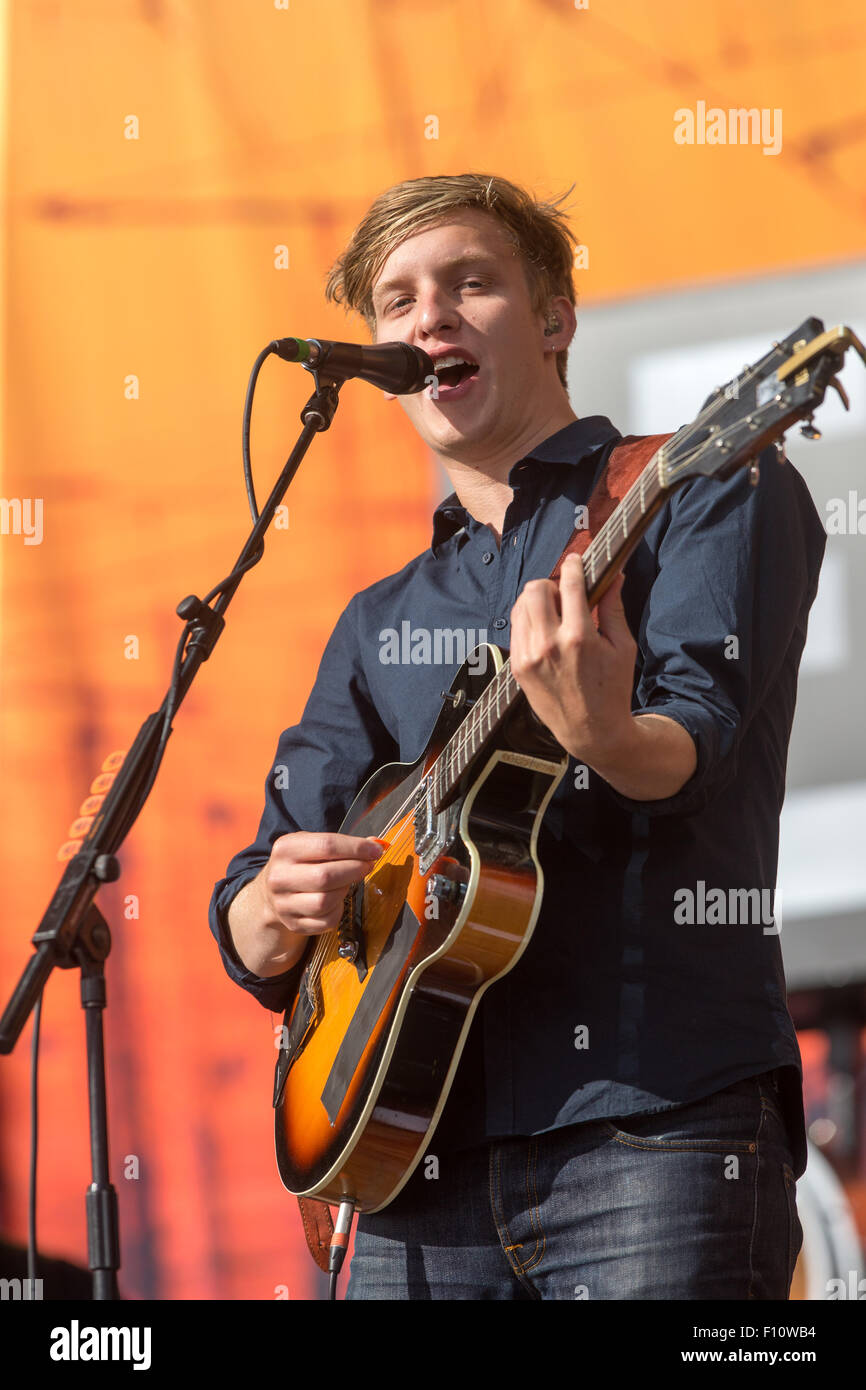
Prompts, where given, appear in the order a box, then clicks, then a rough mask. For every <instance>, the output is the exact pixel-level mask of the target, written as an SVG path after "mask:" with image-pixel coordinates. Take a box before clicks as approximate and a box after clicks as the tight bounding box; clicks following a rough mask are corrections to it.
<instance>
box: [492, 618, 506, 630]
mask: <svg viewBox="0 0 866 1390" xmlns="http://www.w3.org/2000/svg"><path fill="white" fill-rule="evenodd" d="M493 626H494V627H495V628H496V630H497V632H500V631H501V630H502V628H504V627H507V626H508V624H507V622H506V621H505V619H504V618H494V619H493Z"/></svg>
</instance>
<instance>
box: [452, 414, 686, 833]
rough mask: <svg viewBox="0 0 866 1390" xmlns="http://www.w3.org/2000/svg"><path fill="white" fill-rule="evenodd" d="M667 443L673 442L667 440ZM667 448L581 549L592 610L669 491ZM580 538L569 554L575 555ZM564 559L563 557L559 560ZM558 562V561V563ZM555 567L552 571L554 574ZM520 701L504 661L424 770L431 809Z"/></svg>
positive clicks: (571, 546)
mask: <svg viewBox="0 0 866 1390" xmlns="http://www.w3.org/2000/svg"><path fill="white" fill-rule="evenodd" d="M669 442H672V441H669ZM667 447H668V446H667V445H663V446H662V448H661V449H659V450H657V451H656V453H655V454H654V455H653V457H652V458H651V459H650V461H649V463H648V464H647V465H646V467H645V468H644V470H643V472H642V473H641V474H640V475H639V477H638V478H637V479H636V480H635V482H634V483H633V484H632V486H631V487H630V488H629V490H628V492H627V493H626V494H625V496H624V497H623V499H622V501H621V502H620V503H619V504H618V506H617V507H615V508H614V510H613V511H612V512H611V514H610V516H609V517H608V519H607V521H606V522H605V523H604V525H603V526H602V527H601V528H600V529H599V532H598V535H596V536H593V538H592V539H591V540H590V542H589V544H588V545H587V546H586V547H585V548H584V550H583V555H582V559H583V572H584V576H585V580H586V590H587V599H588V602H589V606H590V608H594V607H595V605H596V604H597V603H598V601H599V599H600V598H602V596H603V595H604V594H605V593H606V591H607V590H608V589H609V588H610V586H611V584H612V583H613V581H614V579H615V578H616V576H617V575H618V574H619V572H620V570H621V569H622V567H623V565H624V564H625V562H626V560H627V559H628V557H629V555H630V554H631V552H632V551H633V550H634V548H635V546H636V545H637V543H638V541H639V540H640V538H641V536H642V535H643V533H644V532H645V531H646V529H647V527H648V526H649V524H650V522H651V521H652V519H653V517H654V516H655V514H656V512H657V511H658V509H659V507H661V505H662V503H663V502H664V501H665V499H666V498H667V496H668V494H669V493H670V492H671V491H672V489H671V488H670V487H668V486H665V484H664V483H663V481H662V478H663V476H664V475H663V458H664V453H665V449H666V448H667ZM579 538H580V533H579V532H578V535H577V537H576V538H575V539H574V541H573V542H572V543H571V544H570V545H569V547H568V548H567V550H566V551H565V552H564V554H568V553H569V550H571V549H576V550H578V552H579V551H580V545H579ZM562 558H564V555H563V557H562ZM560 563H561V562H560ZM558 569H559V565H557V567H556V569H555V570H554V574H556V573H557V571H558ZM522 699H524V696H523V694H522V692H521V690H520V688H519V686H518V684H517V682H516V680H515V679H514V675H513V673H512V670H511V662H510V661H509V660H508V659H506V660H505V661H504V662H503V664H502V666H501V668H500V669H499V671H497V673H496V675H495V676H494V677H493V679H492V680H491V682H490V684H489V685H488V686H487V687H486V688H485V690H484V692H483V693H482V695H481V696H480V697H479V699H478V700H477V701H476V702H475V704H474V705H473V707H472V709H471V710H470V712H469V713H468V714H467V716H466V718H465V719H464V720H463V723H462V724H461V725H460V727H459V728H458V729H457V731H456V733H455V734H454V735H453V736H452V737H451V739H450V740H449V741H448V743H447V744H446V745H445V747H444V748H443V749H442V751H441V753H440V754H439V756H438V758H437V759H436V761H435V762H434V763H433V765H432V767H431V768H430V769H429V772H428V777H429V778H430V780H431V791H432V798H433V806H434V809H435V810H437V811H439V810H441V809H442V807H443V806H445V805H447V803H448V801H449V800H450V799H451V797H452V795H453V793H454V792H455V790H456V788H457V786H458V783H459V782H460V779H461V777H463V775H464V774H465V773H466V771H467V769H468V768H469V767H470V765H471V764H472V763H473V762H474V761H475V759H476V758H477V757H479V755H480V754H481V753H482V752H483V751H484V749H485V747H486V746H487V745H488V744H489V743H490V742H491V740H492V739H493V737H494V735H495V734H496V733H497V732H498V730H499V729H500V727H501V726H502V724H503V722H504V721H505V719H506V718H507V716H508V715H509V714H511V713H512V711H513V710H514V709H515V708H516V706H517V704H518V701H520V700H522Z"/></svg>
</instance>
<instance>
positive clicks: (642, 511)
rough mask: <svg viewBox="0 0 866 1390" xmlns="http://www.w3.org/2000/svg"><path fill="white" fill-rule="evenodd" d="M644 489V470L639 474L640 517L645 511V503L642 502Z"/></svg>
mask: <svg viewBox="0 0 866 1390" xmlns="http://www.w3.org/2000/svg"><path fill="white" fill-rule="evenodd" d="M645 487H646V469H644V471H643V472H642V473H641V475H640V514H641V516H643V514H644V512H645V511H646V503H645V502H644V497H643V490H644V488H645Z"/></svg>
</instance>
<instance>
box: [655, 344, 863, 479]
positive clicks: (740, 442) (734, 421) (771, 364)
mask: <svg viewBox="0 0 866 1390" xmlns="http://www.w3.org/2000/svg"><path fill="white" fill-rule="evenodd" d="M849 347H853V348H854V350H855V351H856V352H857V353H859V355H860V357H861V358H862V359H863V362H864V363H866V348H864V346H863V344H862V343H861V342H860V339H859V338H858V337H857V335H856V334H855V333H853V332H852V331H851V329H850V328H845V327H843V326H842V325H841V324H840V325H838V326H837V327H835V328H829V329H827V330H826V331H825V329H824V325H823V323H822V322H821V320H820V319H814V318H809V319H805V320H804V321H803V323H801V324H800V327H799V328H796V329H795V330H794V332H793V333H790V334H789V335H788V337H787V338H784V339H783V340H782V342H780V343H774V344H773V346H772V348H771V349H770V351H769V352H768V353H766V355H765V356H764V357H762V358H761V359H760V360H759V361H758V362H755V363H753V365H752V366H751V367H746V368H745V369H744V370H743V371H742V372H741V373H740V375H739V376H738V377H736V378H735V379H734V380H733V381H730V382H728V384H727V385H726V386H719V387H717V388H716V390H715V391H713V393H712V395H710V396H708V397H707V399H706V400H705V402H704V404H703V406H702V407H701V410H700V413H699V415H698V416H697V419H695V420H694V421H693V422H692V424H690V425H684V426H683V428H682V429H680V430H678V431H677V433H676V434H675V435H674V436H673V437H672V438H671V439H669V440H668V442H667V444H665V445H664V447H663V448H662V449H661V450H660V464H659V481H660V482H661V484H662V486H663V487H665V488H671V487H675V486H677V485H678V484H680V483H684V482H686V481H687V480H688V479H690V478H696V477H707V478H712V477H717V478H729V477H730V476H731V474H732V473H735V472H736V471H737V469H739V468H744V467H746V466H747V465H749V464H751V463H753V461H754V460H755V458H756V457H757V455H758V454H759V453H760V452H761V450H762V449H765V448H766V447H767V445H768V444H772V443H773V442H774V441H776V440H778V439H780V438H781V437H782V435H784V433H785V431H786V430H787V429H789V428H790V426H791V425H793V424H794V423H795V422H796V421H797V420H807V421H808V422H809V423H808V424H806V425H805V426H804V427H803V433H804V434H806V435H808V436H809V437H810V438H813V439H816V438H820V435H819V432H818V431H817V430H816V429H814V427H813V426H812V424H811V418H812V415H813V413H814V412H815V410H817V408H818V406H819V405H821V403H822V402H823V400H824V393H825V392H826V390H827V387H828V386H832V387H833V388H834V389H835V390H836V391H838V392H839V395H840V396H841V398H842V403H843V405H844V406H845V409H846V410H847V409H848V397H847V395H846V393H845V389H844V387H843V386H842V385H841V383H840V382H839V381H838V380H837V379H836V373H837V372H838V371H839V369H840V367H841V366H842V364H843V361H844V357H845V353H846V352H847V350H848V348H849Z"/></svg>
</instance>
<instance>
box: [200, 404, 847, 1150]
mask: <svg viewBox="0 0 866 1390" xmlns="http://www.w3.org/2000/svg"><path fill="white" fill-rule="evenodd" d="M619 438H620V435H619V432H618V431H617V430H616V429H615V428H614V426H613V425H612V424H611V423H610V421H609V420H607V419H606V418H604V417H603V416H591V417H587V418H584V419H579V420H577V421H574V422H572V423H571V424H569V425H567V426H566V427H565V428H564V429H562V430H559V431H558V433H556V434H555V435H553V436H552V437H551V438H549V439H547V440H546V441H545V442H544V443H543V444H540V445H539V446H537V447H536V448H535V449H533V450H532V454H531V455H530V456H528V457H527V458H524V459H521V460H519V461H518V462H517V463H516V464H515V465H514V467H513V468H512V469H511V471H510V473H509V477H508V482H509V486H511V487H512V488H513V499H512V501H511V503H510V504H509V507H508V510H507V512H506V515H505V521H504V527H503V532H502V540H501V545H500V547H497V544H496V541H495V538H494V536H493V533H492V532H491V531H490V529H489V528H488V527H487V526H486V525H484V524H482V523H480V522H478V521H476V520H475V518H474V517H472V516H471V515H470V514H469V513H468V512H467V511H466V510H465V509H464V508H463V507H462V506H461V505H460V503H459V501H458V499H457V497H456V495H455V494H452V495H451V497H449V498H447V499H446V500H445V501H444V502H443V503H442V504H441V505H440V506H439V507H437V508H436V511H435V513H434V518H433V538H432V544H431V546H430V547H429V549H426V550H425V551H424V552H423V553H422V554H421V555H418V556H416V558H415V559H413V560H411V561H410V563H409V564H407V565H406V566H405V567H404V568H403V569H402V570H400V571H399V572H398V573H397V574H394V575H391V576H389V577H388V578H386V579H382V580H380V581H379V582H378V583H376V584H373V585H371V586H370V587H369V588H367V589H364V590H363V591H362V592H361V593H359V594H356V595H355V597H354V598H353V599H352V600H351V602H350V603H349V605H348V607H347V608H346V609H345V611H344V612H343V613H342V615H341V617H340V619H339V620H338V622H337V625H336V627H335V629H334V631H333V633H332V635H331V637H330V639H329V641H328V644H327V647H326V649H325V652H324V655H323V657H322V662H321V665H320V668H319V673H318V676H317V679H316V682H315V685H314V687H313V690H312V693H311V695H310V697H309V700H308V702H307V705H306V708H305V709H304V713H303V716H302V718H301V722H300V723H299V724H297V725H296V726H294V727H293V728H289V729H286V730H285V731H284V732H283V733H282V734H281V735H280V738H279V741H278V744H277V750H276V754H275V757H274V762H273V766H272V768H271V771H270V772H269V774H268V777H267V780H266V783H265V806H264V812H263V815H262V818H261V823H260V825H259V828H258V832H257V834H256V837H255V839H254V840H253V842H252V844H250V845H249V846H248V847H247V848H246V849H243V850H241V851H240V852H239V853H238V854H236V855H235V856H234V858H233V859H232V860H231V862H230V864H229V865H228V868H227V870H226V874H225V877H224V878H223V879H221V880H220V881H219V882H218V883H217V884H216V886H215V888H214V893H213V898H212V900H211V905H210V925H211V930H212V931H213V933H214V935H215V936H216V939H217V941H218V943H219V947H220V951H221V954H222V958H223V962H224V964H225V968H226V970H227V971H228V974H229V975H230V976H231V978H232V979H233V980H235V981H236V982H237V983H238V984H240V985H241V986H243V988H245V989H247V990H249V992H250V993H251V994H253V995H254V996H255V997H256V998H257V999H258V1000H259V1001H260V1003H262V1004H263V1005H265V1006H266V1007H267V1008H269V1009H271V1010H274V1011H280V1010H282V1009H283V1008H284V1007H285V1006H286V1004H287V1002H288V1001H289V999H290V998H291V997H292V995H293V993H294V991H295V989H296V987H297V982H298V978H299V974H300V971H301V969H302V964H299V965H297V966H296V967H294V969H292V970H289V971H287V972H286V973H284V974H282V975H279V976H276V977H273V978H271V979H267V980H264V979H260V978H259V977H257V976H255V975H252V974H251V973H250V972H249V971H248V970H246V969H245V968H244V967H243V965H242V964H241V963H240V961H239V959H238V957H237V955H236V953H235V951H234V949H233V947H232V943H231V938H230V934H229V930H228V923H227V915H226V914H227V909H228V906H229V903H230V902H231V900H232V898H233V897H234V896H235V895H236V893H237V892H238V891H239V889H240V888H241V887H242V886H243V885H244V884H245V883H247V882H248V881H249V880H250V879H252V878H254V877H255V876H256V875H257V874H258V873H259V871H260V870H261V868H262V866H263V865H264V864H265V863H266V862H267V860H268V857H269V854H270V850H271V846H272V845H273V843H274V841H275V840H276V839H277V838H278V837H279V836H281V835H285V834H287V833H289V832H290V831H294V830H337V829H339V826H340V824H341V822H342V820H343V817H344V815H345V812H346V810H347V809H348V807H349V805H350V804H351V802H352V800H353V799H354V796H355V794H356V792H357V790H358V789H359V787H360V786H361V785H362V784H363V782H364V781H365V780H366V779H367V777H368V776H369V775H370V774H371V773H372V772H373V771H375V770H376V768H378V767H379V766H381V764H383V763H386V762H394V761H400V762H412V761H414V760H415V758H417V757H418V756H419V755H420V753H421V752H422V750H423V748H424V747H425V745H426V743H427V741H428V738H429V735H430V733H431V731H432V728H433V724H434V722H435V720H436V716H437V714H438V711H439V709H440V707H441V692H442V691H443V690H445V689H447V688H448V686H449V685H450V683H451V681H452V679H453V676H454V674H455V673H456V671H457V669H458V668H459V666H460V665H461V664H462V660H463V659H464V653H463V651H462V650H459V649H457V647H456V646H455V643H454V640H453V634H454V633H455V631H459V632H461V633H464V634H465V641H466V652H467V653H468V652H471V650H472V648H473V647H475V646H476V645H477V644H478V643H479V642H483V641H492V642H495V643H497V644H499V645H501V646H503V647H507V646H508V643H509V634H510V622H509V618H510V613H511V608H512V606H513V604H514V603H515V601H516V599H517V597H518V594H519V593H520V591H521V589H522V587H523V585H524V584H525V583H526V582H527V581H528V580H531V579H539V578H546V577H548V576H549V575H550V573H551V571H552V570H553V567H554V565H555V563H556V561H557V559H558V558H559V556H560V554H561V552H562V550H563V548H564V546H565V544H566V542H567V541H568V539H569V538H570V536H571V535H572V534H573V528H574V523H575V507H576V506H580V505H582V504H584V503H585V502H586V501H587V499H588V497H589V494H590V492H591V490H592V487H593V485H594V483H595V481H596V479H597V477H598V476H599V474H600V472H601V470H602V468H603V466H604V464H605V463H606V461H607V457H608V454H609V453H610V450H611V448H612V447H613V446H614V445H615V444H616V442H617V441H618V440H619ZM760 465H761V477H760V483H759V485H758V486H757V487H751V486H750V485H749V481H748V477H747V474H746V472H745V470H741V471H740V472H738V473H736V474H735V475H734V476H733V477H732V478H731V479H729V480H728V481H727V482H719V481H717V480H714V479H705V478H698V479H696V480H693V481H691V482H689V483H686V484H685V485H684V486H682V487H680V488H679V489H678V490H677V491H676V492H674V493H673V494H672V495H671V497H670V498H669V499H668V501H667V502H666V504H665V505H664V507H663V508H662V509H661V511H660V512H659V513H658V514H657V516H656V517H655V519H654V520H653V522H652V523H651V525H650V527H649V529H648V530H647V532H646V534H645V536H644V537H643V539H642V540H641V542H640V543H639V545H638V547H637V548H636V550H635V551H634V553H633V554H632V556H631V558H630V559H629V561H628V563H627V565H626V570H625V573H626V582H625V585H624V589H623V603H624V606H625V611H626V615H627V617H628V620H629V624H630V626H631V630H632V632H633V634H634V636H635V639H636V641H637V643H638V656H637V662H636V669H635V686H634V699H633V706H632V707H633V709H634V710H635V711H638V710H653V711H657V712H659V713H663V714H665V715H667V716H668V717H669V718H671V719H674V720H676V721H677V723H679V724H681V725H682V726H683V727H684V728H685V729H686V730H687V731H688V732H689V733H690V734H691V736H692V738H693V739H694V742H695V745H696V748H697V767H696V770H695V772H694V775H693V776H692V777H691V778H690V779H689V781H688V782H687V783H686V784H685V786H684V787H683V788H682V789H681V790H680V791H679V792H678V793H677V794H676V795H675V796H672V797H669V798H667V799H665V800H657V801H648V802H638V801H634V800H631V799H630V798H628V797H625V796H623V795H621V794H619V793H618V792H616V791H614V790H613V788H611V787H610V786H609V785H608V784H607V783H606V782H605V781H604V780H603V779H602V778H601V777H599V776H598V775H597V774H596V773H595V772H592V771H588V770H587V769H585V768H581V766H580V764H579V763H578V762H576V761H575V760H573V759H570V760H569V764H568V769H567V771H566V774H565V776H564V777H563V779H562V781H561V782H560V785H559V787H558V788H557V791H556V793H555V795H554V796H553V798H552V800H551V802H550V804H549V806H548V809H547V812H546V815H545V817H544V821H543V824H542V828H541V832H540V835H539V840H538V854H539V859H540V861H541V865H542V868H543V871H544V880H545V888H544V896H543V900H542V906H541V911H540V913H539V916H538V920H537V923H536V927H535V931H534V934H533V936H532V939H531V941H530V943H529V945H528V947H527V949H526V950H525V952H524V954H523V955H522V957H521V959H520V960H519V962H518V963H517V965H516V966H515V968H514V969H513V970H512V971H511V972H510V973H509V974H508V975H506V976H505V977H504V978H503V979H502V980H500V981H498V982H497V983H496V984H495V985H493V986H491V987H490V988H489V989H488V990H487V991H486V993H485V994H484V996H483V999H482V1001H481V1003H480V1005H479V1008H478V1010H477V1013H476V1016H475V1019H474V1021H473V1024H472V1028H471V1030H470V1033H469V1038H468V1041H467V1044H466V1049H465V1052H464V1057H463V1060H462V1062H461V1065H460V1068H459V1069H458V1073H457V1076H456V1078H455V1082H454V1086H453V1088H452V1092H451V1095H450V1096H449V1099H448V1101H447V1103H446V1106H445V1109H444V1112H443V1116H442V1120H441V1122H440V1126H439V1128H438V1130H437V1132H436V1136H435V1140H434V1141H432V1147H433V1148H434V1149H435V1151H436V1152H437V1153H442V1152H444V1151H446V1150H447V1149H448V1148H449V1147H465V1146H468V1145H471V1144H474V1143H480V1142H482V1141H484V1140H485V1139H487V1138H494V1137H496V1136H504V1135H515V1134H523V1135H529V1134H539V1133H543V1132H544V1131H545V1130H550V1129H555V1128H557V1127H560V1126H563V1125H568V1124H573V1123H577V1122H579V1121H584V1120H594V1119H601V1118H604V1117H610V1118H612V1117H615V1116H625V1115H631V1114H635V1113H638V1112H641V1111H659V1110H664V1109H667V1108H669V1107H672V1106H675V1105H681V1104H685V1103H688V1102H689V1101H694V1100H698V1099H700V1098H701V1097H703V1096H706V1095H709V1094H711V1093H712V1092H714V1091H717V1090H721V1089H722V1088H723V1087H725V1086H728V1085H731V1084H733V1083H734V1082H735V1081H739V1080H742V1079H744V1078H746V1077H749V1076H753V1075H757V1074H759V1073H761V1072H764V1071H769V1070H774V1069H777V1068H781V1069H782V1071H781V1073H780V1078H781V1081H782V1098H783V1104H784V1108H785V1114H786V1119H787V1122H788V1128H789V1132H790V1135H791V1143H792V1153H793V1158H794V1166H795V1171H796V1173H797V1175H799V1173H801V1172H802V1171H803V1169H804V1167H805V1134H804V1127H803V1106H802V1089H801V1073H800V1054H799V1048H798V1045H797V1039H796V1034H795V1032H794V1028H793V1024H792V1022H791V1018H790V1015H789V1013H788V1010H787V1006H786V1002H785V983H784V976H783V970H782V959H781V950H780V942H779V927H778V925H777V924H776V923H775V921H774V916H773V890H774V887H775V880H776V867H777V857H778V837H779V812H780V810H781V806H782V800H783V797H784V791H785V762H786V754H787V746H788V739H789V735H790V730H791V723H792V719H793V715H794V704H795V697H796V684H797V669H798V666H799V661H800V655H801V653H802V649H803V644H804V642H805V638H806V621H807V615H808V611H809V608H810V606H811V603H812V600H813V599H814V596H815V592H816V589H817V584H818V573H819V569H820V565H821V559H822V556H823V551H824V545H825V540H826V536H825V532H824V529H823V527H822V525H821V522H820V518H819V516H818V513H817V511H816V509H815V507H814V504H813V503H812V500H811V497H810V495H809V492H808V489H807V488H806V485H805V483H804V482H803V479H802V478H801V477H800V475H799V474H798V473H797V471H796V469H794V468H793V467H792V466H791V464H790V463H787V462H786V463H784V464H781V463H780V462H779V461H778V459H777V457H776V453H775V450H774V449H768V450H766V451H765V452H764V453H763V454H762V456H761V460H760ZM442 634H451V637H450V638H443V637H442Z"/></svg>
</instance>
